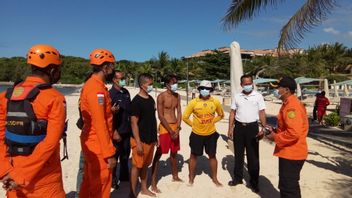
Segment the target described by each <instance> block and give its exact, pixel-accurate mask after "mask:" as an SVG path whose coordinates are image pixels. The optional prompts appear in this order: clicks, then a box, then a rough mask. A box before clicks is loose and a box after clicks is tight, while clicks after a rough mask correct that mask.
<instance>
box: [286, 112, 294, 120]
mask: <svg viewBox="0 0 352 198" xmlns="http://www.w3.org/2000/svg"><path fill="white" fill-rule="evenodd" d="M287 117H288V118H290V119H294V118H296V112H295V111H294V110H290V111H288V112H287Z"/></svg>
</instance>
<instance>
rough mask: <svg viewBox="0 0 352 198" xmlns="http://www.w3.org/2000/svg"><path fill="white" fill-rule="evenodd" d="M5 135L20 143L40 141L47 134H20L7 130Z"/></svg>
mask: <svg viewBox="0 0 352 198" xmlns="http://www.w3.org/2000/svg"><path fill="white" fill-rule="evenodd" d="M5 137H6V139H8V140H11V141H13V142H18V143H38V142H40V141H42V140H43V139H44V138H45V135H18V134H15V133H12V132H10V131H8V130H6V134H5Z"/></svg>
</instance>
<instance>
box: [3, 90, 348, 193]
mask: <svg viewBox="0 0 352 198" xmlns="http://www.w3.org/2000/svg"><path fill="white" fill-rule="evenodd" d="M129 91H130V92H131V95H132V97H133V96H134V95H135V94H136V93H137V91H138V89H135V88H129ZM181 93H182V92H181ZM182 94H183V95H185V93H184V92H183V93H182ZM152 95H153V96H154V93H152ZM78 97H79V94H78V93H77V94H72V95H70V96H66V100H67V111H68V119H69V130H68V149H69V157H70V159H69V160H65V161H64V162H62V169H63V180H64V188H65V191H66V193H67V194H68V197H73V195H74V191H76V177H77V170H78V161H79V153H80V150H81V148H80V142H79V135H80V131H79V130H78V129H77V127H76V126H75V123H76V120H77V118H78V110H77V101H78ZM220 99H221V98H220ZM221 101H222V99H221ZM266 104H267V114H268V115H269V116H272V115H276V114H277V113H278V110H279V108H280V104H275V103H272V102H267V103H266ZM185 105H186V101H185V100H183V101H182V108H183V109H184V108H185ZM307 110H308V111H309V112H311V107H308V109H307ZM216 126H217V129H218V132H219V133H220V134H221V135H224V136H223V137H225V136H226V134H227V127H228V112H227V113H226V115H225V119H224V120H222V121H220V122H219V123H218V124H217V125H216ZM190 132H191V129H190V127H188V126H187V125H186V124H185V123H182V132H181V151H180V152H179V169H180V173H179V176H180V177H181V178H182V179H183V180H184V181H185V183H174V182H171V175H170V174H171V170H170V166H169V164H168V163H167V162H168V161H167V159H168V156H167V155H165V156H163V157H162V158H161V163H160V164H161V165H160V171H159V175H160V176H161V179H160V181H159V188H160V189H161V191H162V193H160V194H158V197H165V198H173V197H175V198H180V197H182V198H186V197H201V198H208V197H214V198H218V197H235V196H236V197H272V198H274V197H279V191H278V188H277V186H278V159H277V158H276V157H274V156H273V155H272V153H273V149H274V144H270V143H268V142H266V141H262V142H261V144H260V168H261V170H260V175H261V176H260V180H259V187H260V190H261V192H260V194H259V195H257V194H255V193H253V192H252V191H251V190H250V189H249V188H248V187H246V185H245V184H244V185H238V186H236V187H228V186H227V182H228V181H229V180H230V179H231V175H232V174H233V173H232V172H233V166H234V157H233V153H232V151H231V150H230V149H229V146H228V144H227V141H226V138H222V137H220V138H219V140H218V148H217V149H218V150H217V158H218V178H219V180H220V182H222V183H223V184H224V186H223V187H215V185H214V184H213V183H212V181H211V179H210V177H209V173H210V169H209V165H208V160H207V158H206V157H200V158H199V159H198V166H197V176H196V178H195V183H194V186H193V187H189V186H187V185H186V184H187V181H188V163H187V162H188V158H189V154H190V149H189V146H188V142H189V141H188V137H189V134H190ZM308 145H309V156H308V159H307V162H306V163H305V164H304V167H303V170H302V172H301V182H300V184H301V190H302V196H303V197H318V198H323V197H351V196H352V190H351V185H352V167H351V161H352V149H351V148H342V147H339V146H336V145H333V144H332V145H327V144H324V143H321V142H319V141H316V140H314V139H311V138H308ZM245 181H248V174H247V173H246V172H245ZM245 183H246V182H245ZM128 190H129V185H128V183H122V184H121V188H120V189H119V190H118V191H113V192H112V197H127V192H128ZM0 197H4V191H3V190H0ZM43 197H45V196H44V195H43ZM139 197H146V196H142V195H140V196H139Z"/></svg>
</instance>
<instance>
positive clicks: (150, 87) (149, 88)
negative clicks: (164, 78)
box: [147, 85, 153, 93]
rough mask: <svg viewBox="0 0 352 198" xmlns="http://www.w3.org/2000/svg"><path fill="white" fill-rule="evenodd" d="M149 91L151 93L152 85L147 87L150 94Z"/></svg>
mask: <svg viewBox="0 0 352 198" xmlns="http://www.w3.org/2000/svg"><path fill="white" fill-rule="evenodd" d="M151 91H153V85H149V86H148V87H147V92H148V93H150V92H151Z"/></svg>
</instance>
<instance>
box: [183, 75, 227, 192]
mask: <svg viewBox="0 0 352 198" xmlns="http://www.w3.org/2000/svg"><path fill="white" fill-rule="evenodd" d="M213 90H214V89H213V87H212V86H211V82H210V81H208V80H203V81H201V83H200V86H199V87H198V91H199V92H200V95H199V98H195V99H193V100H191V101H190V103H189V104H188V106H187V107H186V109H185V111H184V112H183V116H182V119H183V121H184V122H185V123H187V124H188V125H189V126H191V127H192V133H191V135H190V137H189V146H190V147H191V156H190V160H189V185H193V182H194V177H195V169H196V165H197V157H198V156H202V155H203V150H204V148H205V152H206V153H207V154H208V156H209V164H210V169H211V177H212V180H213V182H214V183H215V185H216V186H222V184H221V183H220V182H219V180H218V178H217V167H218V161H217V159H216V145H217V140H218V138H219V134H218V133H217V132H216V128H215V123H216V122H218V121H220V120H221V119H222V118H224V110H223V108H222V106H221V104H220V101H219V100H217V99H215V98H213V97H211V96H210V92H212V91H213ZM191 114H193V120H190V119H189V117H190V116H191Z"/></svg>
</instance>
